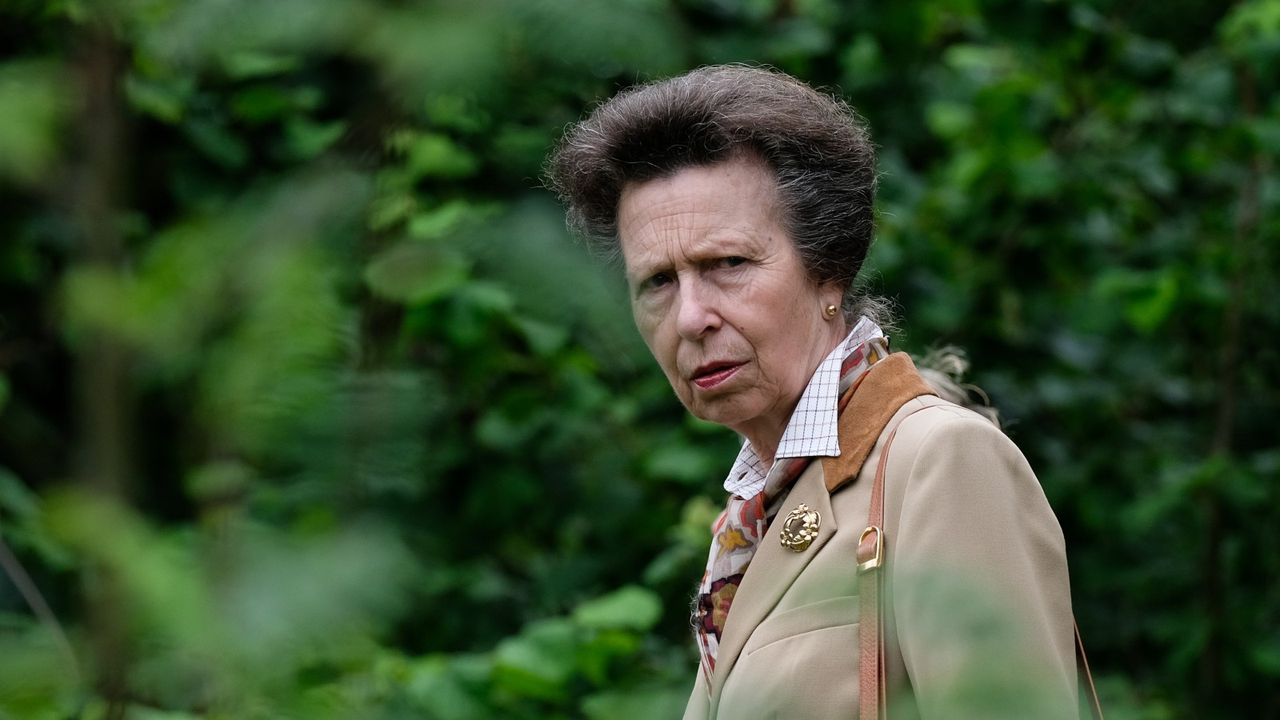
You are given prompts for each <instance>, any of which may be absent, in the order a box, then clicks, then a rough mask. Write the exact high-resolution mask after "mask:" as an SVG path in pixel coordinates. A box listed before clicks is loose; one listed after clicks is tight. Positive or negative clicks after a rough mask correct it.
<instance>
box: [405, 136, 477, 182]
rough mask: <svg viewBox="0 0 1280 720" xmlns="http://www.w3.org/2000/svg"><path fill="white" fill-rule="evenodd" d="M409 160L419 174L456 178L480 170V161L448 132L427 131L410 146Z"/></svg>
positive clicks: (412, 167) (411, 168)
mask: <svg viewBox="0 0 1280 720" xmlns="http://www.w3.org/2000/svg"><path fill="white" fill-rule="evenodd" d="M407 151H408V157H407V158H406V162H407V164H408V168H409V171H410V172H411V173H413V175H414V176H415V177H425V178H445V179H456V178H465V177H470V176H472V175H474V174H475V173H476V171H477V170H478V169H479V167H480V163H479V162H478V161H477V160H476V158H475V156H474V155H472V154H471V153H470V152H468V151H467V150H465V149H463V148H462V147H461V146H459V145H458V144H457V143H455V142H454V141H453V140H451V139H450V138H449V137H448V136H445V135H437V134H435V133H424V134H422V135H420V136H418V137H417V138H416V139H414V140H413V142H412V143H411V144H410V145H409V146H408V148H407Z"/></svg>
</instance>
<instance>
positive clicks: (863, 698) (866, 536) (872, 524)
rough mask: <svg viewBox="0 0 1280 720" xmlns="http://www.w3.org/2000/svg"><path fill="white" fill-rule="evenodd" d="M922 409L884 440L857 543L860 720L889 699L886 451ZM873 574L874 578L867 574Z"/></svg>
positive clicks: (878, 713)
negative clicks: (883, 598)
mask: <svg viewBox="0 0 1280 720" xmlns="http://www.w3.org/2000/svg"><path fill="white" fill-rule="evenodd" d="M923 409H924V408H923V407H917V408H913V409H912V410H911V411H910V412H908V413H907V414H906V415H903V416H902V418H900V419H899V420H898V422H897V424H895V425H894V426H893V429H892V430H890V431H889V436H888V437H886V438H885V440H884V449H883V450H881V451H880V462H879V463H878V464H877V465H876V477H875V480H874V481H873V482H872V484H871V512H870V513H869V514H868V517H867V529H866V530H863V531H862V537H861V538H859V539H858V551H857V558H858V574H859V575H860V576H862V579H861V580H860V581H859V583H858V597H859V600H858V607H859V613H860V617H859V619H858V642H859V645H860V646H861V649H860V651H859V655H858V674H859V678H858V690H859V698H860V699H859V701H858V702H859V707H858V718H859V720H882V718H884V717H885V714H886V713H887V712H888V697H887V687H886V679H885V676H886V674H887V668H886V667H885V659H884V635H883V633H882V632H881V625H882V620H883V618H882V613H883V611H884V608H883V607H881V605H880V591H881V590H882V589H883V584H884V572H883V571H882V570H883V567H884V562H885V560H886V558H885V554H884V546H885V543H884V470H885V467H886V466H888V464H889V448H890V447H892V445H893V438H894V437H895V436H897V434H898V428H899V427H901V426H902V421H903V420H906V419H907V418H909V417H911V415H913V414H914V413H916V412H918V411H920V410H923ZM868 573H873V574H870V575H869V574H868ZM868 581H870V582H868Z"/></svg>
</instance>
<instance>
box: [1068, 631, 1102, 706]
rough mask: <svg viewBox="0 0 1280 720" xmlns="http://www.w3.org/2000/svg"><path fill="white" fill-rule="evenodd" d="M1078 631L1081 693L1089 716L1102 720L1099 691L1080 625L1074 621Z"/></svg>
mask: <svg viewBox="0 0 1280 720" xmlns="http://www.w3.org/2000/svg"><path fill="white" fill-rule="evenodd" d="M1071 625H1072V627H1074V628H1075V631H1076V677H1078V678H1079V680H1080V691H1081V692H1082V693H1083V694H1084V698H1085V702H1087V703H1088V704H1089V714H1090V715H1092V716H1093V720H1102V703H1101V702H1098V689H1097V688H1095V687H1094V686H1093V673H1091V672H1089V658H1087V657H1085V656H1084V640H1081V639H1080V624H1079V623H1077V622H1075V621H1072V623H1071Z"/></svg>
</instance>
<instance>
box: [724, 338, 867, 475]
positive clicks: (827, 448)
mask: <svg viewBox="0 0 1280 720" xmlns="http://www.w3.org/2000/svg"><path fill="white" fill-rule="evenodd" d="M883 337H884V333H883V332H882V331H881V330H880V327H879V326H878V325H876V324H875V323H873V322H871V320H870V319H869V318H866V317H862V318H859V320H858V322H857V324H856V325H854V326H853V330H852V331H850V333H849V334H848V336H846V337H845V339H844V342H842V343H840V344H839V345H837V346H836V348H835V349H834V350H832V351H831V353H830V354H828V355H827V357H826V358H825V359H824V360H823V361H822V362H821V363H820V364H819V365H818V369H817V370H815V371H814V373H813V378H812V379H811V380H810V381H809V385H808V386H807V387H805V389H804V393H802V394H801V395H800V402H798V403H797V404H796V409H795V411H794V412H792V413H791V420H789V421H788V422H787V428H786V430H784V431H783V433H782V440H780V441H779V442H778V450H777V452H776V453H775V455H774V456H775V458H776V460H782V459H784V458H798V457H835V456H837V455H839V454H840V442H839V440H838V436H839V432H840V430H839V427H838V426H837V424H836V420H837V417H836V401H837V400H838V399H839V398H840V393H841V392H843V391H844V390H845V388H844V387H841V383H840V365H841V363H842V362H843V361H844V359H845V358H846V357H848V356H849V355H850V354H851V353H852V352H853V351H854V350H857V349H858V347H859V346H861V345H862V344H863V343H865V342H867V341H868V340H872V339H875V338H883ZM849 381H850V382H852V381H853V378H849ZM776 460H775V462H774V464H773V467H772V469H770V468H766V467H765V466H764V462H763V461H762V460H761V459H760V456H759V455H757V454H756V451H755V448H753V447H751V443H749V442H745V441H744V442H743V443H742V450H740V451H739V452H738V458H737V459H736V460H734V462H733V467H732V468H730V470H729V476H728V477H727V478H725V481H724V489H725V491H726V492H728V493H729V494H731V495H737V496H738V497H740V498H742V499H744V500H750V499H751V498H753V497H755V496H756V495H758V494H760V493H761V492H762V491H763V490H764V487H765V483H766V481H767V480H768V477H769V473H770V472H781V471H782V469H783V466H785V465H786V463H780V462H777V461H776Z"/></svg>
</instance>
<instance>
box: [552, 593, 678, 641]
mask: <svg viewBox="0 0 1280 720" xmlns="http://www.w3.org/2000/svg"><path fill="white" fill-rule="evenodd" d="M660 617H662V601H661V600H660V599H659V598H658V595H657V593H655V592H653V591H652V590H649V589H647V588H642V587H640V586H638V585H628V586H626V587H624V588H621V589H619V590H615V591H614V592H612V593H609V594H608V595H605V596H603V597H599V598H596V599H594V600H588V601H587V602H585V603H583V604H581V605H579V606H578V607H577V609H575V610H574V611H573V619H574V621H576V622H577V623H578V624H580V625H583V626H584V627H589V628H599V629H607V628H625V629H632V630H640V631H645V630H648V629H649V628H651V627H653V625H654V623H656V622H658V618H660Z"/></svg>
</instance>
